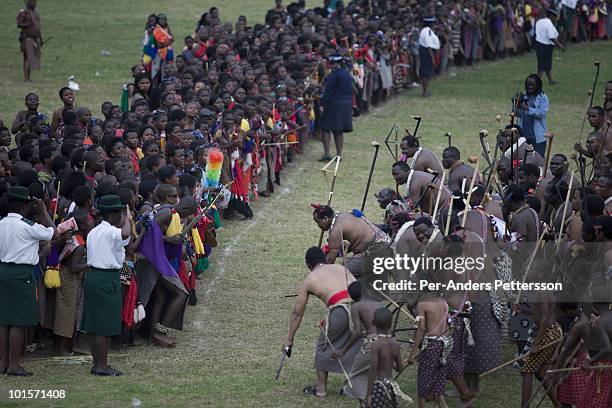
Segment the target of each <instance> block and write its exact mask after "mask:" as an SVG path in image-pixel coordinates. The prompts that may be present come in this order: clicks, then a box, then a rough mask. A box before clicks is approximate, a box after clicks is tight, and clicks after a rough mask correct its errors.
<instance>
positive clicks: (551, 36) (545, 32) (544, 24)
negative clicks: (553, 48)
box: [535, 17, 559, 45]
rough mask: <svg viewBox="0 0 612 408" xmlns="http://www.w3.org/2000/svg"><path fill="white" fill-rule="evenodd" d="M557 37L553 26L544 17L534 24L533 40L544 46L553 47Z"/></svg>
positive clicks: (557, 34)
mask: <svg viewBox="0 0 612 408" xmlns="http://www.w3.org/2000/svg"><path fill="white" fill-rule="evenodd" d="M558 37H559V32H558V31H557V29H556V28H555V26H554V25H553V23H552V21H550V18H548V17H544V18H541V19H539V20H538V21H537V22H536V24H535V38H536V41H537V42H539V43H540V44H544V45H554V44H555V42H554V41H553V40H556V39H557V38H558Z"/></svg>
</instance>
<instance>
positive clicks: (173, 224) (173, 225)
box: [166, 213, 182, 237]
mask: <svg viewBox="0 0 612 408" xmlns="http://www.w3.org/2000/svg"><path fill="white" fill-rule="evenodd" d="M181 231H182V228H181V216H180V215H178V213H173V214H172V219H171V220H170V225H168V229H167V230H166V236H167V237H173V236H175V235H178V234H180V233H181Z"/></svg>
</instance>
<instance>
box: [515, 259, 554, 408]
mask: <svg viewBox="0 0 612 408" xmlns="http://www.w3.org/2000/svg"><path fill="white" fill-rule="evenodd" d="M544 271H545V265H543V264H542V263H537V264H534V265H533V270H532V271H531V274H530V275H529V276H528V277H527V281H530V282H543V281H544V279H545V274H544ZM527 272H529V271H528V270H527V271H525V273H527ZM525 295H526V296H527V299H528V301H529V304H530V305H531V307H530V308H529V309H528V308H526V307H525V305H523V304H514V305H513V307H512V309H513V311H514V312H517V313H518V312H521V313H530V314H531V315H532V316H533V320H534V328H535V331H536V336H535V338H534V339H533V342H531V344H530V342H529V340H528V341H527V345H526V346H525V349H524V351H525V352H526V354H527V355H526V356H525V358H524V359H523V365H522V368H521V375H522V399H521V401H522V402H521V407H523V408H528V407H529V400H530V399H531V392H532V390H533V376H534V375H535V376H536V378H537V379H538V380H539V381H541V382H542V383H543V384H544V387H545V389H547V390H548V396H549V397H550V400H551V401H552V403H553V404H555V406H556V403H557V401H556V396H555V393H554V392H553V390H552V387H551V386H550V384H549V381H548V380H546V379H545V374H546V370H547V369H548V366H549V365H550V363H551V362H552V358H553V354H554V352H555V347H554V346H553V345H554V344H556V343H558V342H559V341H560V340H561V336H562V332H561V326H559V324H558V323H557V322H556V321H555V298H554V296H553V294H552V293H550V292H548V291H533V292H528V293H526V294H525ZM523 354H525V353H523Z"/></svg>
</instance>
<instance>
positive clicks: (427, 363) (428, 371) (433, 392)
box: [416, 341, 448, 398]
mask: <svg viewBox="0 0 612 408" xmlns="http://www.w3.org/2000/svg"><path fill="white" fill-rule="evenodd" d="M443 349H444V344H443V343H442V342H441V341H429V344H428V345H427V348H426V349H424V350H422V351H421V353H420V354H419V355H418V356H417V358H416V359H417V362H418V363H419V368H418V370H417V393H418V395H419V398H425V397H434V396H438V395H442V394H444V385H445V384H446V374H447V371H448V368H447V366H448V365H445V366H441V365H440V357H441V356H442V350H443Z"/></svg>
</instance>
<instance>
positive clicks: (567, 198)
mask: <svg viewBox="0 0 612 408" xmlns="http://www.w3.org/2000/svg"><path fill="white" fill-rule="evenodd" d="M574 173H575V172H574V171H572V174H571V175H570V182H569V189H568V190H567V196H566V197H565V204H564V205H563V216H562V217H561V228H560V229H559V238H558V240H557V245H556V246H557V247H559V244H560V243H561V237H562V236H563V227H565V215H566V214H567V207H568V205H569V201H570V197H571V195H572V185H573V184H574ZM553 222H555V220H553ZM553 227H554V226H553Z"/></svg>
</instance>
